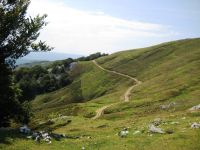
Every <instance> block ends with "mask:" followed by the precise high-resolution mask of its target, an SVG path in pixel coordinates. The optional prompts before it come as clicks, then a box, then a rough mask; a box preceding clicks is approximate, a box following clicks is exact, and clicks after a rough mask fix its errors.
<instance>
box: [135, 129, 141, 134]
mask: <svg viewBox="0 0 200 150" xmlns="http://www.w3.org/2000/svg"><path fill="white" fill-rule="evenodd" d="M139 133H141V132H140V131H139V130H137V131H135V132H133V135H136V134H139Z"/></svg>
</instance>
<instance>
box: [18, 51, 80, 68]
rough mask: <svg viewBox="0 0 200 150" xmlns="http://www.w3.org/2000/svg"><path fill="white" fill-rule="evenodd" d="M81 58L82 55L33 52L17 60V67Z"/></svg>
mask: <svg viewBox="0 0 200 150" xmlns="http://www.w3.org/2000/svg"><path fill="white" fill-rule="evenodd" d="M81 56H82V55H76V54H66V53H55V52H33V53H30V54H28V55H27V56H25V57H23V58H21V59H19V60H17V65H20V64H25V63H32V62H38V61H55V60H62V59H67V58H78V57H81Z"/></svg>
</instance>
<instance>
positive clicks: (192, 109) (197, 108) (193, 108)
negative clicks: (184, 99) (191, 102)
mask: <svg viewBox="0 0 200 150" xmlns="http://www.w3.org/2000/svg"><path fill="white" fill-rule="evenodd" d="M189 110H190V111H197V110H200V104H199V105H197V106H193V107H192V108H190V109H189Z"/></svg>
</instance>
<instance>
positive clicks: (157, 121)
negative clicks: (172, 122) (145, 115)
mask: <svg viewBox="0 0 200 150" xmlns="http://www.w3.org/2000/svg"><path fill="white" fill-rule="evenodd" d="M152 123H153V124H154V125H155V126H159V125H160V124H161V123H162V120H161V119H160V118H156V119H154V121H153V122H152Z"/></svg>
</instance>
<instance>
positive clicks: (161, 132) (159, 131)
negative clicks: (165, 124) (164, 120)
mask: <svg viewBox="0 0 200 150" xmlns="http://www.w3.org/2000/svg"><path fill="white" fill-rule="evenodd" d="M149 131H150V132H151V133H160V134H163V133H165V132H164V131H163V130H162V129H161V128H157V127H156V126H155V125H154V124H151V125H149Z"/></svg>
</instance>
